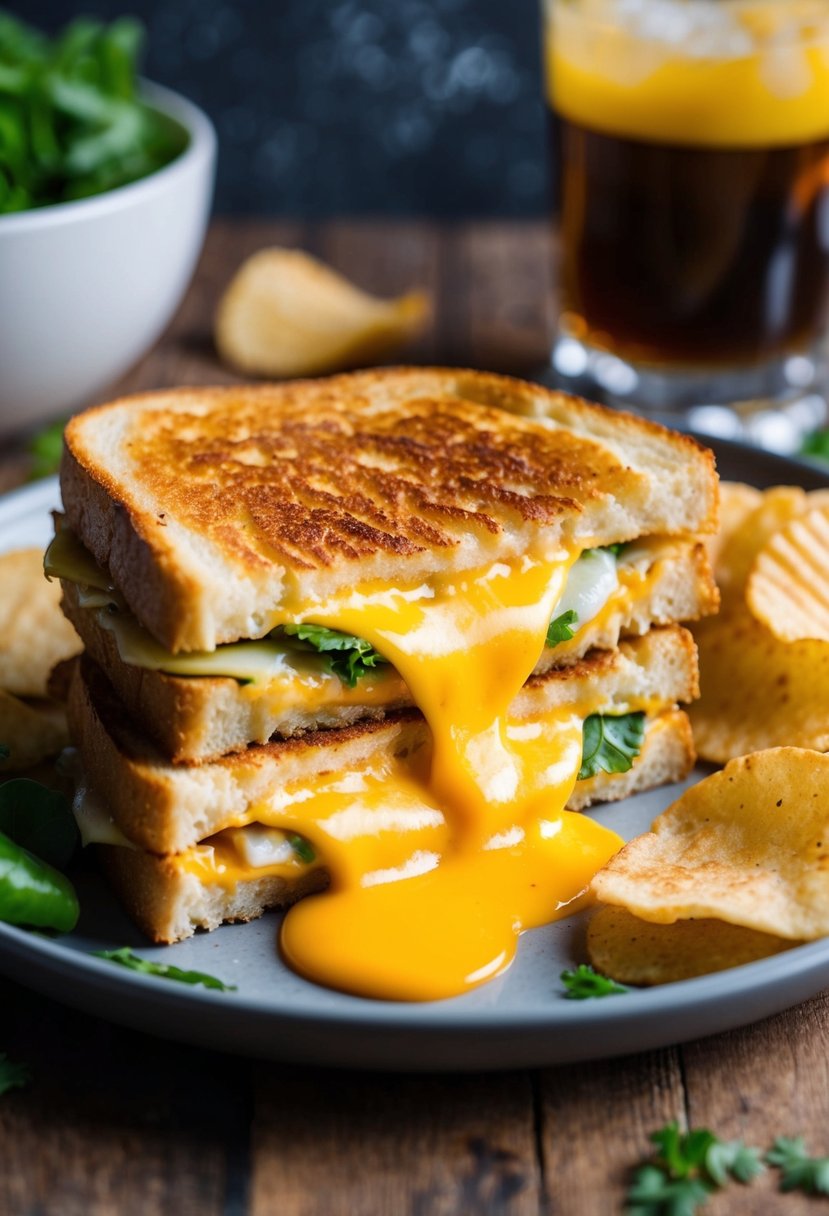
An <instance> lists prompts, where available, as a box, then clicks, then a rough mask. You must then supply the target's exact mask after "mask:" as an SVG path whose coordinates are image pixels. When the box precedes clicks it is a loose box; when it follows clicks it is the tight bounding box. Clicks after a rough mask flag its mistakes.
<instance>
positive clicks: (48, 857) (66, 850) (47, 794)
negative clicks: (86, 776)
mask: <svg viewBox="0 0 829 1216" xmlns="http://www.w3.org/2000/svg"><path fill="white" fill-rule="evenodd" d="M0 832H4V833H5V834H6V836H8V838H9V839H10V840H13V841H14V842H15V844H18V845H20V846H21V847H22V848H24V849H28V851H29V852H30V853H34V855H35V857H39V858H40V859H41V861H45V862H47V863H48V864H49V865H50V866H54V867H55V868H56V869H58V870H62V869H63V868H64V867H65V866H66V865H67V864H68V863H69V861H70V860H71V858H72V855H73V854H74V852H75V850H76V848H77V847H78V843H79V840H80V837H79V833H78V827H77V824H76V823H75V816H74V815H73V814H72V807H71V805H70V803H69V799H68V798H66V797H65V796H64V795H63V794H61V793H59V792H58V791H57V790H50V789H49V788H48V787H47V786H45V785H41V784H40V782H39V781H29V780H28V779H27V778H23V777H19V778H15V779H14V780H12V781H4V782H3V784H2V785H0Z"/></svg>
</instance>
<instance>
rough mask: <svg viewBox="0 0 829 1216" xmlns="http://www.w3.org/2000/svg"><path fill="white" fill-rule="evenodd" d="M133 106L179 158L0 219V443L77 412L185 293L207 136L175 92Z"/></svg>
mask: <svg viewBox="0 0 829 1216" xmlns="http://www.w3.org/2000/svg"><path fill="white" fill-rule="evenodd" d="M142 96H143V97H144V98H145V99H146V100H147V101H148V102H149V103H150V104H151V105H152V106H154V107H155V108H156V109H158V110H162V111H163V112H164V113H166V114H169V115H170V117H172V118H174V119H175V120H176V121H177V122H179V123H180V124H181V126H182V127H184V128H185V130H186V131H187V132H188V134H189V136H190V141H189V143H188V145H187V147H186V148H185V150H184V151H183V152H182V153H181V155H180V156H178V157H177V158H176V159H175V160H173V161H171V162H170V164H168V165H166V166H165V167H164V168H163V169H159V170H158V171H157V172H155V173H151V174H150V175H149V176H148V177H144V178H141V180H140V181H137V182H132V183H131V184H130V185H128V186H119V187H118V188H117V189H115V190H109V191H107V192H106V193H104V194H98V195H95V196H94V197H92V198H88V199H80V200H78V201H77V202H70V203H56V204H55V205H53V206H49V207H41V208H38V209H35V210H33V211H22V212H15V213H12V214H10V215H0V433H8V432H9V431H12V430H15V429H19V428H22V427H25V426H29V425H31V424H32V423H36V422H39V421H42V420H44V419H46V418H50V417H55V416H57V415H59V414H61V413H69V412H70V411H71V410H73V409H76V408H78V407H80V406H82V405H84V404H86V403H87V402H88V401H89V400H90V398H92V397H93V396H94V395H95V394H96V393H99V392H100V391H101V390H102V389H104V388H106V386H107V385H108V384H110V383H112V381H114V380H116V379H117V378H118V377H119V376H120V375H122V374H123V373H124V372H125V371H127V369H128V368H129V367H130V366H131V365H132V364H133V363H134V362H135V361H136V360H137V359H139V358H140V357H141V356H142V355H143V354H144V353H145V352H146V351H147V350H148V349H149V348H150V346H152V344H153V342H154V341H155V340H156V338H157V337H158V336H159V334H160V333H161V331H162V330H163V329H164V327H165V325H166V324H167V322H168V321H169V320H170V318H171V316H172V315H173V313H174V311H175V309H176V307H177V306H178V304H179V302H180V301H181V298H182V296H183V294H184V292H185V290H186V288H187V285H188V283H189V282H190V279H191V276H192V274H193V270H194V268H195V264H196V259H197V258H198V255H199V252H200V250H201V247H202V243H203V241H204V233H205V228H206V226H207V219H208V215H209V211H210V202H211V198H212V193H213V175H214V170H215V163H216V133H215V131H214V130H213V125H212V123H211V122H210V120H209V118H208V117H207V116H206V114H204V113H203V112H202V111H201V110H199V109H198V108H197V107H196V106H194V105H192V104H191V103H190V102H189V101H186V100H185V99H184V98H183V97H180V96H179V95H178V94H177V93H172V92H170V90H169V89H162V88H160V87H159V86H158V85H149V84H146V85H144V87H143V88H142Z"/></svg>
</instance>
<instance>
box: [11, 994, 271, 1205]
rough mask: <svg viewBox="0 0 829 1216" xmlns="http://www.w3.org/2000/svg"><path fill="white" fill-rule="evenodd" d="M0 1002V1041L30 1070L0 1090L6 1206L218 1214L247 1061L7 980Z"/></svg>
mask: <svg viewBox="0 0 829 1216" xmlns="http://www.w3.org/2000/svg"><path fill="white" fill-rule="evenodd" d="M0 1001H2V1017H0V1024H1V1025H2V1039H1V1040H0V1042H2V1049H3V1050H5V1051H7V1052H8V1055H9V1056H10V1058H12V1059H15V1060H20V1061H25V1062H27V1063H28V1064H29V1066H30V1068H31V1071H32V1081H31V1084H30V1085H29V1086H28V1087H27V1088H26V1089H24V1090H18V1091H11V1092H9V1093H8V1094H6V1095H5V1096H4V1097H3V1098H2V1100H0V1145H2V1152H3V1163H4V1164H3V1168H2V1169H1V1170H0V1212H2V1213H3V1216H35V1214H36V1216H147V1214H148V1213H153V1216H191V1214H192V1216H213V1214H215V1216H220V1214H221V1216H227V1204H226V1198H227V1196H228V1193H229V1192H231V1191H232V1190H233V1189H234V1186H235V1183H234V1179H233V1174H234V1171H238V1164H237V1163H238V1158H239V1156H240V1154H241V1156H242V1157H243V1158H244V1157H245V1156H246V1146H247V1129H248V1123H249V1107H248V1101H249V1099H248V1094H249V1087H248V1080H247V1066H246V1065H244V1064H243V1063H240V1062H238V1061H235V1060H229V1059H228V1058H226V1057H222V1056H217V1055H215V1054H214V1055H211V1054H209V1053H207V1052H204V1051H197V1050H194V1049H192V1048H188V1047H180V1046H178V1045H176V1044H172V1043H162V1042H160V1041H159V1040H156V1039H152V1038H150V1037H149V1036H147V1035H141V1034H136V1033H134V1032H132V1031H127V1030H120V1029H118V1028H116V1027H114V1026H110V1025H108V1024H107V1023H106V1022H102V1021H99V1020H98V1019H97V1018H89V1017H84V1016H82V1015H80V1014H78V1013H74V1012H70V1011H69V1010H66V1009H63V1008H62V1007H61V1006H59V1005H56V1004H54V1003H53V1002H52V1001H47V1000H45V999H44V998H42V997H38V996H35V995H34V994H32V993H28V992H25V991H24V990H23V989H21V988H18V987H17V986H16V985H12V984H10V983H8V982H6V981H2V984H1V986H0ZM230 1154H233V1155H234V1156H233V1160H232V1161H231V1168H228V1162H229V1160H230V1156H229V1155H230ZM236 1189H237V1190H238V1187H236ZM240 1216H241V1210H240Z"/></svg>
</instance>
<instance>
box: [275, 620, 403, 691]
mask: <svg viewBox="0 0 829 1216" xmlns="http://www.w3.org/2000/svg"><path fill="white" fill-rule="evenodd" d="M282 630H283V632H284V633H286V634H287V635H288V637H292V638H296V639H297V641H299V642H305V643H306V644H307V645H308V646H311V647H312V648H313V649H314V650H316V651H318V652H319V653H320V654H323V655H325V658H326V661H327V664H328V669H329V671H332V672H333V673H334V675H336V676H339V677H340V679H341V680H342V681H343V683H344V684H347V685H348V687H349V688H353V687H354V685H355V684H356V683H357V681H358V680H359V679H360V678H361V677H362V676H365V675H368V673H369V671H370V670H371V669H372V668H374V667H377V666H378V664H380V663H387V662H388V659H385V658H384V657H383V655H381V654H380V652H379V650H375V649H374V647H373V646H372V644H371V642H367V641H366V639H365V638H356V637H354V636H353V635H352V634H350V633H342V632H341V631H340V630H339V629H328V628H327V627H326V626H325V625H283V626H282Z"/></svg>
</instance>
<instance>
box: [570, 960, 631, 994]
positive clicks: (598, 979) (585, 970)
mask: <svg viewBox="0 0 829 1216" xmlns="http://www.w3.org/2000/svg"><path fill="white" fill-rule="evenodd" d="M560 978H561V982H562V984H563V985H564V987H565V989H566V994H565V995H566V996H567V998H568V1000H571V1001H586V1000H589V999H590V998H591V997H599V996H618V995H619V994H621V993H623V992H628V991H629V989H628V988H625V986H624V984H617V983H616V981H615V980H611V979H608V977H607V976H606V975H600V974H599V972H598V971H594V970H593V968H592V967H590V966H588V964H587V963H579V965H578V967H576V969H575V971H562V973H561V977H560Z"/></svg>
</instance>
